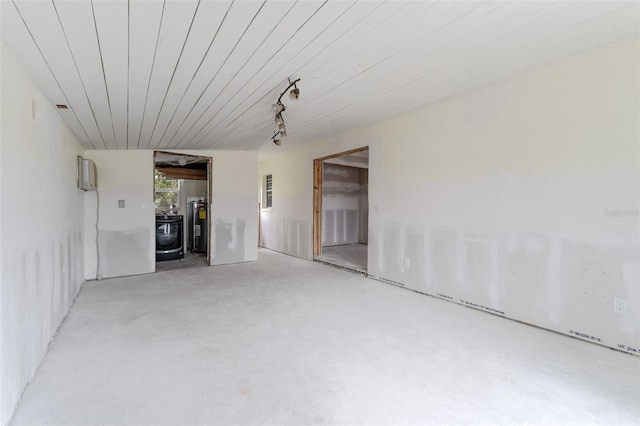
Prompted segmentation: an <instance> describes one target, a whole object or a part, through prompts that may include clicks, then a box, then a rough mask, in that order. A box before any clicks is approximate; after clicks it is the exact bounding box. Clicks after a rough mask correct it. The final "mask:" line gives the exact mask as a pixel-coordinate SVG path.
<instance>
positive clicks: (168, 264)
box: [156, 252, 209, 272]
mask: <svg viewBox="0 0 640 426" xmlns="http://www.w3.org/2000/svg"><path fill="white" fill-rule="evenodd" d="M206 266H209V265H208V264H207V255H206V254H203V253H189V252H187V253H185V254H184V258H183V259H175V260H163V261H162V262H156V272H164V271H174V270H176V269H187V268H201V267H206Z"/></svg>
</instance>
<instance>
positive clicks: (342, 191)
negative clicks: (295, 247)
mask: <svg viewBox="0 0 640 426" xmlns="http://www.w3.org/2000/svg"><path fill="white" fill-rule="evenodd" d="M313 212H314V214H313V216H314V217H313V255H314V259H315V260H318V261H321V262H324V263H329V264H331V265H335V266H340V267H343V268H347V269H351V270H355V271H358V272H366V271H367V244H368V241H369V147H363V148H358V149H354V150H351V151H346V152H341V153H338V154H334V155H330V156H328V157H323V158H318V159H316V160H314V197H313Z"/></svg>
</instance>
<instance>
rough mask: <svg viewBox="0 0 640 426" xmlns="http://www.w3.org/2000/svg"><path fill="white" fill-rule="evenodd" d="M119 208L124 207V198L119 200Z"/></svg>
mask: <svg viewBox="0 0 640 426" xmlns="http://www.w3.org/2000/svg"><path fill="white" fill-rule="evenodd" d="M118 208H119V209H124V200H118Z"/></svg>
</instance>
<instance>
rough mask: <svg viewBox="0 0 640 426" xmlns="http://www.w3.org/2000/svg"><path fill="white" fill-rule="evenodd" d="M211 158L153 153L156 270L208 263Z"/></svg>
mask: <svg viewBox="0 0 640 426" xmlns="http://www.w3.org/2000/svg"><path fill="white" fill-rule="evenodd" d="M209 167H210V159H207V158H203V157H199V156H191V155H187V154H182V155H180V154H174V153H168V152H156V153H155V171H154V188H155V209H156V272H159V271H169V270H174V269H187V268H193V267H202V266H208V264H209V262H208V239H209V231H208V230H209V207H208V206H209V203H208V202H207V200H208V199H209V188H210V185H209V179H208V176H209V172H208V170H209Z"/></svg>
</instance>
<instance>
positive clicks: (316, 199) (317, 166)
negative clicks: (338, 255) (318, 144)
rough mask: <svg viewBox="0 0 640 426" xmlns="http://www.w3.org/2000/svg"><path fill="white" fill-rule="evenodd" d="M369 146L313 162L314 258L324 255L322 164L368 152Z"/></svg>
mask: <svg viewBox="0 0 640 426" xmlns="http://www.w3.org/2000/svg"><path fill="white" fill-rule="evenodd" d="M368 149H369V146H363V147H361V148H355V149H350V150H348V151H343V152H339V153H337V154H332V155H328V156H326V157H320V158H316V159H314V160H313V258H314V259H315V258H316V257H318V256H321V255H322V163H323V162H324V160H329V159H331V158H336V157H342V156H344V155H349V154H353V153H354V152H360V151H366V150H368Z"/></svg>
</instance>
